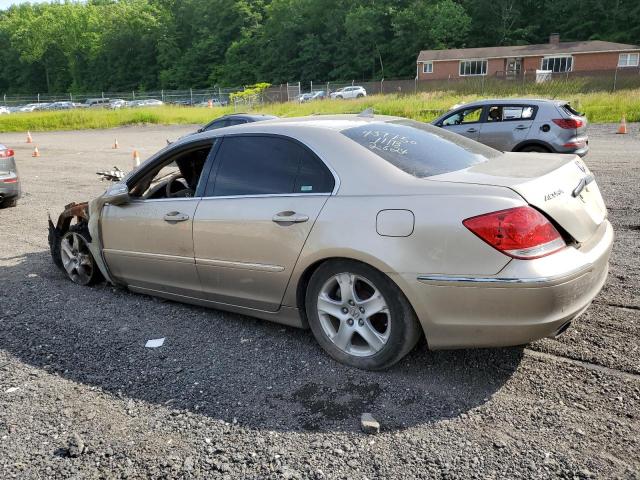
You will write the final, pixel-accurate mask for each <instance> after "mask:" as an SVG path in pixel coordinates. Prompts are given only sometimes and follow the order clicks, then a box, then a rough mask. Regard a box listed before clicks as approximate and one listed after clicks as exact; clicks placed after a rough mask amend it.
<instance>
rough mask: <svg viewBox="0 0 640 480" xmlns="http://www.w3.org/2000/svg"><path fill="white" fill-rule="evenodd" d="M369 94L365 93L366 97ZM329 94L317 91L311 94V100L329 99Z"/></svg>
mask: <svg viewBox="0 0 640 480" xmlns="http://www.w3.org/2000/svg"><path fill="white" fill-rule="evenodd" d="M366 93H367V92H365V95H366ZM327 96H328V95H327V92H326V91H324V90H316V91H315V92H311V98H310V99H309V100H324V99H326V98H327Z"/></svg>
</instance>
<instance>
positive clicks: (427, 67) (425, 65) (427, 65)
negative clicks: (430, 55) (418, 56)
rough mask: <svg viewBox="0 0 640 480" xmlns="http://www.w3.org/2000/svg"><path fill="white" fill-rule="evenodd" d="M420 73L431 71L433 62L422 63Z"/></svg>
mask: <svg viewBox="0 0 640 480" xmlns="http://www.w3.org/2000/svg"><path fill="white" fill-rule="evenodd" d="M422 73H433V62H424V63H423V64H422Z"/></svg>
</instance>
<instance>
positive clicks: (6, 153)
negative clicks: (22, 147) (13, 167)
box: [0, 148, 15, 158]
mask: <svg viewBox="0 0 640 480" xmlns="http://www.w3.org/2000/svg"><path fill="white" fill-rule="evenodd" d="M14 154H15V152H14V151H13V150H11V149H10V148H7V149H6V150H0V158H9V157H13V155H14Z"/></svg>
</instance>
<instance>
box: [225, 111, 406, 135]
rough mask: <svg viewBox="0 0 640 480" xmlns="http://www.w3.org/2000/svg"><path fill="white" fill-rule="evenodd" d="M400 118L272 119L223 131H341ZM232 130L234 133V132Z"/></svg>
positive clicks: (353, 116)
mask: <svg viewBox="0 0 640 480" xmlns="http://www.w3.org/2000/svg"><path fill="white" fill-rule="evenodd" d="M401 119H402V118H401V117H392V116H388V115H372V116H359V115H357V114H343V115H310V116H307V117H288V118H287V117H285V118H278V117H274V119H272V120H268V121H265V122H256V123H245V124H243V125H237V126H233V127H227V128H226V129H225V131H228V132H231V131H232V130H231V129H235V130H240V129H242V130H258V129H261V128H264V127H267V126H283V127H305V128H315V129H323V130H333V131H341V130H344V129H346V128H349V127H356V126H359V125H363V124H365V123H379V122H389V121H392V120H401ZM235 130H234V131H235Z"/></svg>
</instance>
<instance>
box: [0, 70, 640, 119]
mask: <svg viewBox="0 0 640 480" xmlns="http://www.w3.org/2000/svg"><path fill="white" fill-rule="evenodd" d="M347 86H362V87H364V88H365V90H366V91H367V94H368V95H379V94H392V93H393V94H399V95H406V94H415V93H420V92H433V91H452V92H456V93H459V94H476V95H492V96H508V95H543V96H545V97H558V96H562V95H570V94H573V93H589V92H602V91H604V92H607V91H609V92H613V91H617V90H623V89H633V88H640V68H639V67H627V68H618V69H616V70H607V71H602V70H601V71H590V72H578V71H575V72H564V73H545V74H544V75H541V74H540V72H538V71H522V72H518V73H515V74H514V73H512V72H509V73H507V72H497V73H496V74H494V75H483V76H474V77H457V76H450V77H449V78H446V79H438V80H417V79H399V80H398V79H393V80H386V79H381V80H378V81H368V82H358V81H355V80H351V81H332V82H314V81H312V82H305V83H301V82H291V83H285V84H281V85H272V86H270V87H269V88H267V89H266V90H264V91H263V92H262V93H261V94H260V95H253V96H251V97H249V98H237V97H234V96H232V95H231V94H232V93H235V92H242V91H243V90H244V88H243V87H235V88H234V87H225V88H222V87H215V88H211V89H189V90H157V91H130V92H93V93H82V94H75V93H66V94H35V95H8V94H5V95H3V96H2V97H1V98H0V102H1V104H2V105H3V106H5V107H9V108H11V107H14V108H16V107H19V106H24V105H29V104H31V105H33V104H36V105H45V104H51V103H53V102H72V103H73V104H74V105H72V106H78V105H82V104H84V105H87V104H88V103H90V102H91V101H93V102H94V103H99V104H100V103H102V104H108V103H109V102H112V103H113V102H115V101H118V100H119V101H122V102H124V103H123V105H133V104H135V103H136V102H140V101H144V100H160V101H162V102H164V103H168V104H174V105H183V106H207V105H209V102H211V104H213V105H216V106H218V105H230V106H233V107H234V109H235V110H236V111H238V110H241V109H250V108H251V107H253V106H255V105H258V104H264V103H284V102H299V101H305V100H306V98H305V97H303V95H304V94H313V93H316V92H325V93H324V95H321V96H320V97H319V98H323V97H324V98H326V97H328V96H329V95H330V93H332V92H335V91H337V90H339V89H341V88H344V87H347ZM96 100H101V101H100V102H95V101H96ZM66 107H67V108H70V106H69V105H67V106H66Z"/></svg>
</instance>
